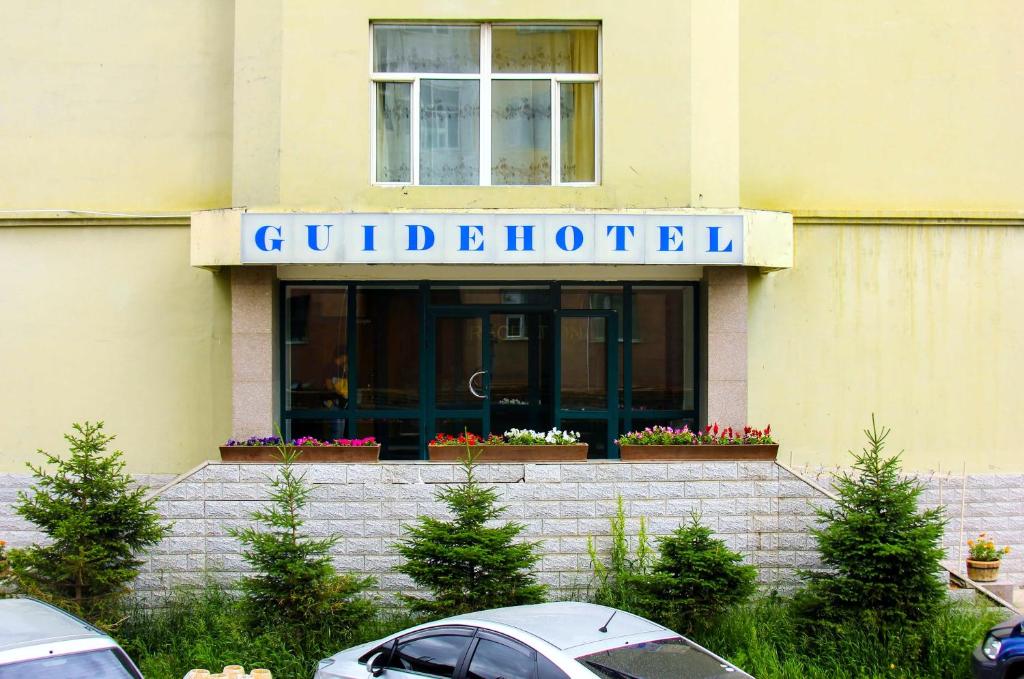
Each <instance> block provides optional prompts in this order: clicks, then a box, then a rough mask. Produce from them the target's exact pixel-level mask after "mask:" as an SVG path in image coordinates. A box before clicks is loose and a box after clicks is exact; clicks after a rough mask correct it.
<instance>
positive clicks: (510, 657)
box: [466, 639, 537, 679]
mask: <svg viewBox="0 0 1024 679" xmlns="http://www.w3.org/2000/svg"><path fill="white" fill-rule="evenodd" d="M536 666H537V663H536V662H535V661H534V659H533V657H532V656H531V655H530V654H529V653H526V652H524V651H521V650H518V649H515V648H512V647H510V646H506V645H504V644H499V643H495V642H493V641H490V640H489V639H481V640H480V643H479V644H477V647H476V650H475V651H473V660H472V662H470V663H469V671H468V672H467V673H466V676H467V677H468V679H534V670H535V669H536Z"/></svg>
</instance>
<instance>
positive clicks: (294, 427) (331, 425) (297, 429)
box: [285, 417, 348, 441]
mask: <svg viewBox="0 0 1024 679" xmlns="http://www.w3.org/2000/svg"><path fill="white" fill-rule="evenodd" d="M346 424H347V420H346V419H345V418H344V417H337V418H325V419H320V420H288V426H287V427H286V429H285V436H287V437H288V439H290V440H295V439H297V438H301V437H303V436H312V437H313V438H315V439H320V440H321V441H333V440H334V439H340V438H345V437H346V436H347V435H348V431H347V429H346V426H345V425H346Z"/></svg>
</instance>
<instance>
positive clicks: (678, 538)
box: [588, 497, 757, 632]
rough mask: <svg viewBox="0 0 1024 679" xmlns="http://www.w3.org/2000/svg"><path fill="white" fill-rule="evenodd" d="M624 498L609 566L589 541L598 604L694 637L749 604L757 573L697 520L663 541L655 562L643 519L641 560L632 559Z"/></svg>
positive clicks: (638, 557) (638, 550)
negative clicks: (735, 608) (697, 630)
mask: <svg viewBox="0 0 1024 679" xmlns="http://www.w3.org/2000/svg"><path fill="white" fill-rule="evenodd" d="M625 522H626V520H625V512H624V511H623V505H622V498H621V497H620V498H619V504H618V509H617V511H616V514H615V516H614V517H612V519H611V532H612V546H611V554H610V560H609V565H608V566H605V565H604V564H603V563H602V562H601V560H600V559H599V558H598V556H597V552H596V550H595V548H594V543H593V540H590V541H589V542H588V548H589V551H590V561H591V564H592V567H593V569H594V576H595V580H596V582H597V588H596V590H595V591H594V593H593V600H594V602H595V603H599V604H603V605H605V606H613V607H615V608H622V609H624V610H628V611H631V612H633V613H636V614H638V615H642V616H644V617H647V618H650V619H652V620H655V621H657V622H659V623H661V624H663V625H665V626H666V627H670V628H672V629H675V630H678V631H682V632H689V631H692V630H693V629H695V628H697V627H699V626H702V625H708V624H712V623H713V622H715V621H716V620H717V618H718V617H719V616H720V615H721V614H722V613H723V612H724V611H726V610H727V609H729V607H731V606H733V605H735V604H737V603H740V602H743V601H745V600H747V599H748V598H749V597H750V596H751V595H752V594H753V593H754V591H755V589H756V585H755V581H756V579H757V569H756V568H755V567H754V566H749V565H745V564H743V563H742V561H743V556H742V555H741V554H739V553H738V552H734V551H732V550H730V549H729V548H728V547H727V546H726V545H725V542H723V541H722V540H719V539H717V538H715V537H714V534H713V533H712V531H711V529H710V528H708V527H707V526H704V525H703V524H701V523H700V517H699V516H698V515H696V514H694V515H692V516H691V520H690V523H688V524H686V525H684V526H680V527H679V528H677V529H676V530H675V531H674V532H673V533H672V534H671V535H668V536H666V537H662V538H658V540H657V543H658V556H657V558H652V555H651V553H650V547H649V545H648V539H647V532H646V525H645V522H644V520H643V519H641V520H640V531H639V534H638V536H637V548H636V556H635V558H630V556H629V544H628V539H627V537H626V531H625Z"/></svg>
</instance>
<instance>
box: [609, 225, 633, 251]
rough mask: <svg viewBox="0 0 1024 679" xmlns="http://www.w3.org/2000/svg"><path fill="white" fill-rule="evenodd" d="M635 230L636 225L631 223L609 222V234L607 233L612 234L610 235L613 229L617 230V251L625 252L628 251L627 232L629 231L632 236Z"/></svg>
mask: <svg viewBox="0 0 1024 679" xmlns="http://www.w3.org/2000/svg"><path fill="white" fill-rule="evenodd" d="M634 230H635V227H634V226H633V225H631V224H609V225H608V234H607V235H609V236H610V235H612V232H613V231H614V232H615V251H616V252H625V251H626V232H627V231H628V232H629V236H630V238H632V237H633V235H634V234H633V232H634Z"/></svg>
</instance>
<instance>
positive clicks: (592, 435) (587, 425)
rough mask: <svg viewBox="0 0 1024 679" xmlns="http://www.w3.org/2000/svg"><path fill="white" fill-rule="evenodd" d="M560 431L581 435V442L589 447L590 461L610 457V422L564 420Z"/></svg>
mask: <svg viewBox="0 0 1024 679" xmlns="http://www.w3.org/2000/svg"><path fill="white" fill-rule="evenodd" d="M613 421H614V420H613ZM559 429H562V430H563V431H574V432H576V433H577V434H579V435H580V441H581V442H582V443H586V444H587V445H588V446H589V447H588V448H587V457H588V458H589V459H591V460H593V459H600V460H603V459H605V458H607V457H608V420H605V419H600V420H576V419H571V420H570V419H563V420H562V426H560V427H559ZM612 434H616V432H612ZM616 435H617V434H616Z"/></svg>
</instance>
